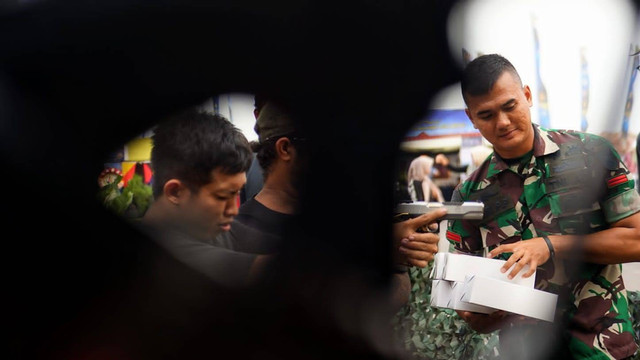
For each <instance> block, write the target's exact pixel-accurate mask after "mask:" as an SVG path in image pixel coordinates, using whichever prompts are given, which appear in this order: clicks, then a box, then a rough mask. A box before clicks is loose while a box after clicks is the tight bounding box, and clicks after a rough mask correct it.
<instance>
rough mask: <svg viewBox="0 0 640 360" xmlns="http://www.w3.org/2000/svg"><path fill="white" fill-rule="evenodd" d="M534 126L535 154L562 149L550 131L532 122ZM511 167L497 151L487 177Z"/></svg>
mask: <svg viewBox="0 0 640 360" xmlns="http://www.w3.org/2000/svg"><path fill="white" fill-rule="evenodd" d="M531 126H533V134H534V135H533V156H534V157H540V156H545V155H549V154H552V153H554V152H556V151H558V150H559V149H560V147H558V144H556V143H555V142H554V141H553V140H551V136H549V135H548V131H547V129H545V128H541V127H540V126H539V125H538V124H531ZM507 169H509V165H508V164H507V163H506V162H505V161H504V160H503V159H502V158H501V157H500V156H499V155H498V154H496V153H495V152H494V153H493V154H492V155H491V160H490V163H489V170H488V172H487V177H490V176H493V175H495V174H498V173H500V172H502V171H504V170H507Z"/></svg>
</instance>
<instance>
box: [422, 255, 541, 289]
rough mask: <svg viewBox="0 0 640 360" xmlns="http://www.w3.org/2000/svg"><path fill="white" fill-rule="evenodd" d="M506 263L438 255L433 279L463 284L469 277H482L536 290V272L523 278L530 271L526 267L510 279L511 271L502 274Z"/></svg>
mask: <svg viewBox="0 0 640 360" xmlns="http://www.w3.org/2000/svg"><path fill="white" fill-rule="evenodd" d="M505 262H506V261H505V260H500V259H492V258H485V257H480V256H473V255H465V254H454V253H436V254H435V257H434V262H433V268H432V270H431V279H432V280H448V281H459V282H463V281H465V278H466V276H467V275H482V276H488V277H491V278H494V279H497V280H502V281H506V282H509V283H512V284H518V285H521V286H525V287H528V288H532V289H533V288H534V283H535V280H536V274H535V272H534V273H533V275H531V276H529V277H527V278H524V277H522V274H524V273H525V272H527V271H528V270H529V265H525V266H524V268H522V269H521V270H520V272H518V274H517V275H516V276H515V277H514V278H513V279H509V278H508V277H507V276H508V275H509V273H510V271H511V269H509V270H507V272H504V273H503V272H500V269H501V268H502V266H503V265H504V263H505Z"/></svg>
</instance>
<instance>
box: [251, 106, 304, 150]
mask: <svg viewBox="0 0 640 360" xmlns="http://www.w3.org/2000/svg"><path fill="white" fill-rule="evenodd" d="M253 129H254V130H255V132H256V134H258V141H259V142H260V143H263V142H265V141H267V140H269V139H273V138H277V137H279V136H283V135H288V134H291V133H293V132H294V131H295V130H296V129H295V126H294V125H293V120H292V119H291V115H290V113H289V112H288V111H286V110H285V109H284V107H283V106H281V105H279V104H276V103H274V102H273V101H267V102H266V103H265V104H264V106H262V109H261V110H260V113H259V114H258V118H257V119H256V124H255V126H254V127H253Z"/></svg>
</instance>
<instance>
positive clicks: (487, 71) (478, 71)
mask: <svg viewBox="0 0 640 360" xmlns="http://www.w3.org/2000/svg"><path fill="white" fill-rule="evenodd" d="M505 71H508V72H510V73H511V74H512V75H513V76H514V77H515V78H516V79H518V81H519V82H520V84H521V85H522V80H521V79H520V75H519V74H518V71H517V70H516V68H515V67H514V66H513V64H512V63H511V62H510V61H509V60H507V58H505V57H504V56H502V55H499V54H486V55H481V56H478V57H477V58H475V59H473V60H472V61H471V62H470V63H469V64H467V66H466V67H465V68H464V70H463V72H462V79H461V81H460V87H461V89H462V97H463V99H464V101H465V103H466V102H467V95H472V96H477V95H484V94H487V93H488V92H489V91H491V88H493V85H494V84H495V83H496V81H497V80H498V78H499V77H500V75H502V73H504V72H505Z"/></svg>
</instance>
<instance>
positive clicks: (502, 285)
mask: <svg viewBox="0 0 640 360" xmlns="http://www.w3.org/2000/svg"><path fill="white" fill-rule="evenodd" d="M462 300H464V301H467V302H469V303H472V304H476V305H482V306H488V307H492V308H495V309H499V310H505V311H508V312H512V313H515V314H520V315H524V316H528V317H532V318H535V319H540V320H545V321H550V322H553V319H554V316H555V311H556V303H557V301H558V295H556V294H552V293H549V292H546V291H542V290H537V289H532V288H529V287H526V286H522V285H517V284H514V283H509V282H506V281H501V280H497V279H494V278H491V277H488V276H482V275H470V276H468V277H467V278H466V280H465V282H464V285H463V291H462Z"/></svg>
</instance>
